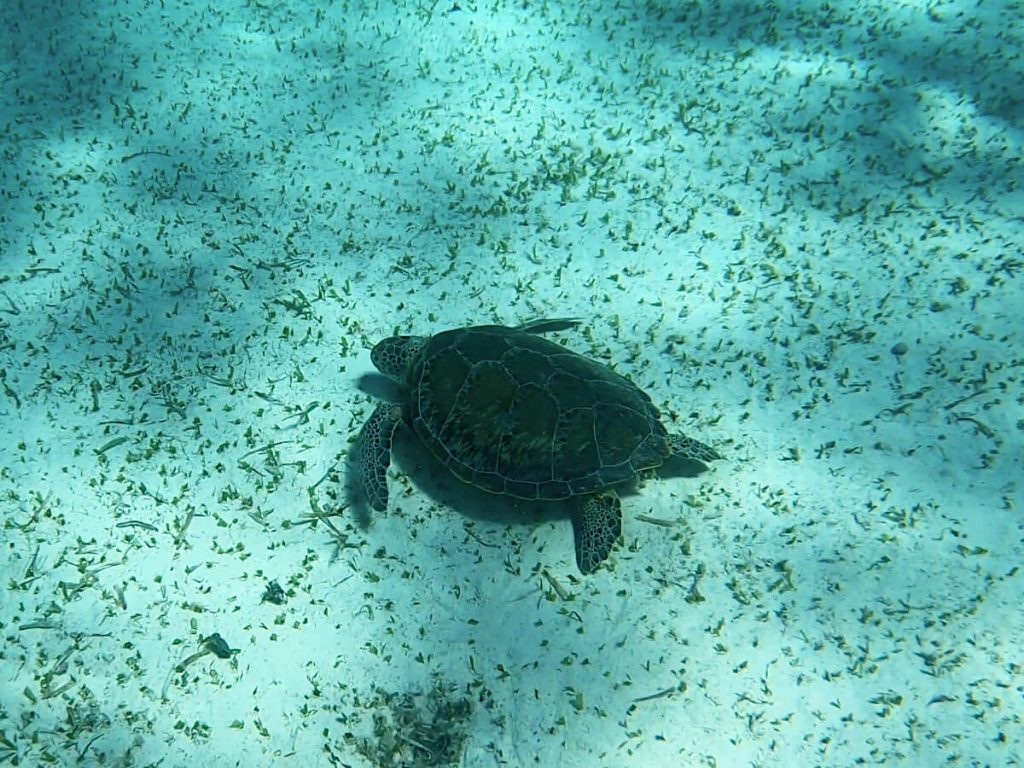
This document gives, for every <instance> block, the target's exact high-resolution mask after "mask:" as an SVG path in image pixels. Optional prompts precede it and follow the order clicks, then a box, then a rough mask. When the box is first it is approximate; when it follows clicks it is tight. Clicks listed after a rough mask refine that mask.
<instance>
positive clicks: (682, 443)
mask: <svg viewBox="0 0 1024 768" xmlns="http://www.w3.org/2000/svg"><path fill="white" fill-rule="evenodd" d="M668 448H669V450H670V451H672V455H673V456H676V457H678V458H680V459H689V460H690V461H699V462H700V463H702V464H707V463H709V462H711V461H714V460H715V459H720V458H722V457H721V456H719V455H718V451H716V450H715V449H714V448H712V447H711V446H710V445H704V443H702V442H700V440H694V439H693V438H692V437H687V436H686V435H669V436H668Z"/></svg>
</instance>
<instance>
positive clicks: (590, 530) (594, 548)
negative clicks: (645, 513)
mask: <svg viewBox="0 0 1024 768" xmlns="http://www.w3.org/2000/svg"><path fill="white" fill-rule="evenodd" d="M572 532H573V538H574V539H575V541H576V565H577V566H578V567H579V569H580V572H581V573H593V572H594V571H596V570H597V566H599V565H600V564H601V563H603V562H604V561H605V560H606V559H607V557H608V555H609V553H611V551H612V547H614V546H615V542H617V541H618V540H619V537H620V536H621V535H622V502H621V501H620V500H619V497H618V495H617V494H614V493H599V494H596V495H594V496H587V497H586V498H585V499H583V502H582V503H581V504H580V507H579V510H578V511H577V512H576V514H575V515H574V516H573V518H572Z"/></svg>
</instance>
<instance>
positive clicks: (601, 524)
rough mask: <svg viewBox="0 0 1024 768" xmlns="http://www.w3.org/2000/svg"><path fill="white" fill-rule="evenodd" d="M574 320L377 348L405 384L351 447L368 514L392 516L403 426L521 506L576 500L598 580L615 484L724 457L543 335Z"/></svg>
mask: <svg viewBox="0 0 1024 768" xmlns="http://www.w3.org/2000/svg"><path fill="white" fill-rule="evenodd" d="M577 323H578V321H576V320H537V321H534V322H531V323H526V324H524V325H520V326H517V327H514V328H509V327H505V326H501V325H480V326H476V327H470V328H456V329H454V330H450V331H444V332H442V333H438V334H436V335H434V336H392V337H391V338H388V339H384V341H381V342H380V343H379V344H377V345H376V346H375V347H374V348H373V351H372V352H371V353H370V358H371V360H372V361H373V364H374V365H375V366H376V367H377V369H378V370H379V371H380V372H381V373H383V374H384V375H386V376H388V377H389V378H391V379H393V380H394V381H396V382H397V383H398V384H399V385H400V386H401V391H402V402H400V403H385V404H382V405H380V406H378V407H377V409H376V410H375V411H374V412H373V415H371V416H370V418H369V420H368V421H367V422H366V424H365V425H363V428H362V430H361V431H360V433H359V438H358V440H357V441H356V445H355V453H354V456H353V459H354V468H355V471H356V473H357V476H358V479H359V480H360V481H361V483H362V486H363V488H364V489H365V491H366V495H367V497H368V500H369V503H370V506H372V507H373V508H374V509H376V510H378V511H382V510H384V509H386V508H387V503H388V488H387V469H388V465H389V464H390V462H391V437H392V434H393V433H394V430H395V428H396V427H397V426H398V424H399V423H400V422H404V423H405V424H407V425H408V426H409V427H410V428H411V429H412V431H413V432H414V433H415V434H416V436H417V437H419V439H420V440H421V441H422V442H423V444H424V445H426V447H427V448H428V449H429V451H430V453H431V454H433V455H434V456H435V457H436V458H437V459H438V460H439V461H440V462H441V463H442V464H444V465H445V466H446V467H448V469H450V470H451V471H452V473H453V474H454V475H455V476H456V477H458V478H459V479H461V480H464V481H466V482H467V483H472V484H473V485H475V486H477V487H479V488H482V489H484V490H486V491H491V492H492V493H500V494H506V495H508V496H515V497H517V498H521V499H544V500H553V499H567V498H570V497H580V498H579V500H578V502H577V504H576V506H575V509H574V512H573V518H572V519H573V532H574V538H575V544H576V563H577V565H578V566H579V569H580V571H582V572H583V573H591V572H593V571H594V570H595V569H596V568H597V567H598V566H599V565H600V564H601V562H602V561H604V559H605V558H606V557H607V556H608V553H609V552H610V551H611V549H612V546H613V545H614V544H615V542H616V541H617V540H618V538H619V535H620V533H621V531H622V509H621V504H620V502H619V497H618V495H617V494H616V493H615V491H614V488H615V486H617V485H619V484H621V483H624V482H626V481H628V480H630V479H632V478H634V477H636V475H637V474H638V473H641V472H644V471H645V470H650V469H652V468H654V467H658V466H660V465H661V464H662V463H663V462H664V461H665V460H666V459H667V458H669V457H670V456H679V457H682V458H686V459H695V460H697V461H700V462H709V461H711V460H713V459H717V458H720V457H719V455H718V454H717V453H716V452H715V450H714V449H713V448H710V447H708V446H706V445H704V444H703V443H700V442H698V441H697V440H694V439H693V438H690V437H684V436H683V435H671V434H669V433H668V432H667V431H666V430H665V427H664V425H663V424H662V423H661V417H660V416H659V414H658V409H657V408H655V407H654V404H653V403H652V402H651V398H650V397H648V396H647V394H646V393H645V392H644V391H643V390H641V389H640V388H639V387H637V386H636V385H635V384H633V383H632V382H631V381H629V379H626V378H624V377H622V376H620V375H619V374H617V373H615V372H614V371H612V370H611V369H610V368H608V367H607V366H605V365H602V364H601V363H598V362H595V361H593V360H590V359H588V358H586V357H583V356H582V355H579V354H577V353H575V352H572V351H571V350H569V349H567V348H565V347H563V346H561V345H560V344H556V343H555V342H553V341H549V340H547V339H545V338H542V337H541V336H538V335H537V334H540V333H545V332H548V331H554V330H564V329H565V328H570V327H573V326H575V325H576V324H577Z"/></svg>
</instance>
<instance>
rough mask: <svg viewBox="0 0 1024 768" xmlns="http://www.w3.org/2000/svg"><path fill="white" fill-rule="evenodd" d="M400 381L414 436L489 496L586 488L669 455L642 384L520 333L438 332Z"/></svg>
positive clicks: (547, 495)
mask: <svg viewBox="0 0 1024 768" xmlns="http://www.w3.org/2000/svg"><path fill="white" fill-rule="evenodd" d="M408 383H409V401H408V404H407V407H408V419H409V422H410V424H411V425H412V428H413V430H414V431H415V432H416V434H417V435H418V436H419V438H420V439H421V440H422V441H423V443H424V444H425V445H426V446H427V448H428V449H429V450H430V451H431V453H433V454H434V456H436V457H437V458H438V459H439V460H440V461H442V462H443V463H444V464H445V465H446V466H447V467H448V468H449V469H450V470H451V471H452V472H453V473H454V474H455V475H456V476H457V477H459V478H461V479H462V480H465V481H466V482H469V483H472V484H473V485H476V486H478V487H480V488H483V489H484V490H487V491H492V492H494V493H504V494H508V495H510V496H516V497H519V498H524V499H563V498H566V497H569V496H575V495H578V494H586V493H593V492H596V491H600V490H602V489H605V488H608V487H609V486H613V485H615V484H617V483H621V482H624V481H626V480H629V479H630V478H632V477H634V476H635V475H636V473H637V472H640V471H642V470H645V469H650V468H652V467H656V466H659V465H660V464H661V463H662V462H663V461H664V460H665V459H666V458H667V457H668V456H669V453H670V451H669V446H668V437H667V435H666V432H665V428H664V426H662V423H661V419H660V417H659V414H658V410H657V408H655V407H654V404H653V403H652V402H651V399H650V397H648V396H647V394H646V393H645V392H644V391H643V390H641V389H639V388H638V387H637V386H636V385H635V384H633V383H632V382H630V381H629V380H628V379H625V378H623V377H622V376H620V375H618V374H617V373H615V372H614V371H612V370H611V369H610V368H608V367H607V366H605V365H602V364H600V363H597V362H595V361H593V360H590V359H588V358H586V357H583V356H582V355H578V354H576V353H575V352H572V351H571V350H568V349H566V348H565V347H562V346H561V345H559V344H556V343H554V342H552V341H549V340H547V339H544V338H542V337H540V336H537V335H536V334H532V333H528V332H526V331H524V330H519V329H516V328H506V327H504V326H497V325H485V326H477V327H474V328H460V329H456V330H452V331H445V332H443V333H439V334H437V335H436V336H433V337H432V338H431V339H430V340H429V341H428V342H427V343H426V345H425V346H424V348H423V350H422V351H421V353H420V355H419V356H418V357H417V358H416V360H415V361H414V362H413V365H412V366H411V367H410V369H409V382H408Z"/></svg>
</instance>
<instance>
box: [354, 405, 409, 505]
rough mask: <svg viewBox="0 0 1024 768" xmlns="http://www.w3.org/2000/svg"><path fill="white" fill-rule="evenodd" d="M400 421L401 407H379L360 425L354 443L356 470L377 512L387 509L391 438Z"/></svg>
mask: <svg viewBox="0 0 1024 768" xmlns="http://www.w3.org/2000/svg"><path fill="white" fill-rule="evenodd" d="M401 420H402V407H401V406H399V405H395V404H393V403H384V404H383V405H378V406H377V408H376V410H375V411H374V412H373V415H372V416H370V418H369V419H367V421H366V423H365V424H363V428H362V429H361V430H360V431H359V437H358V439H357V440H356V444H355V462H354V463H355V469H356V472H357V474H358V476H359V481H360V483H362V486H363V490H364V491H366V496H367V498H368V499H369V500H370V506H371V507H373V508H374V509H375V510H377V511H378V512H383V511H384V510H385V509H387V508H388V466H389V465H390V464H391V438H392V436H393V435H394V434H395V427H397V426H398V422H400V421H401Z"/></svg>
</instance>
